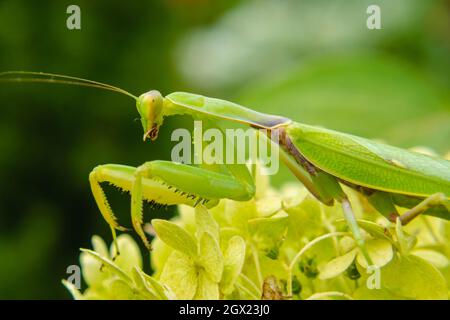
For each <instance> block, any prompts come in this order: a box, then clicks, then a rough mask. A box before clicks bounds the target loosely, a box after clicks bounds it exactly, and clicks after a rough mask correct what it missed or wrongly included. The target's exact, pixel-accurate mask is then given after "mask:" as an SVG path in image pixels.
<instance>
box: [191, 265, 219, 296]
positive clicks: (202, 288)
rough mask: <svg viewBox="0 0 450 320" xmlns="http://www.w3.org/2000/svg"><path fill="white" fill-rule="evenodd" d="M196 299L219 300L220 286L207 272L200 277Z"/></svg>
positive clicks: (200, 274)
mask: <svg viewBox="0 0 450 320" xmlns="http://www.w3.org/2000/svg"><path fill="white" fill-rule="evenodd" d="M194 299H196V300H218V299H219V285H218V283H217V282H214V281H212V280H211V279H210V277H209V276H208V275H207V274H205V272H200V273H199V275H198V287H197V292H196V293H195V297H194Z"/></svg>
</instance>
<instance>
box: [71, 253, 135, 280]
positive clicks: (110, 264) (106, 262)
mask: <svg viewBox="0 0 450 320" xmlns="http://www.w3.org/2000/svg"><path fill="white" fill-rule="evenodd" d="M80 250H81V251H82V252H83V253H86V254H87V255H88V256H90V257H92V258H94V259H95V260H97V261H99V262H100V265H99V266H98V270H99V272H100V267H101V266H102V265H103V266H104V267H105V268H106V269H108V270H109V271H110V272H112V273H113V274H115V275H117V276H118V277H120V278H121V279H123V280H125V281H127V282H131V278H130V277H129V276H128V275H127V273H126V272H125V271H124V270H122V269H121V268H120V267H119V266H118V265H116V264H115V263H114V262H112V261H111V260H109V259H108V258H105V257H102V256H100V255H99V254H98V253H97V252H95V251H92V250H89V249H80ZM83 256H84V255H83V254H82V255H81V257H80V258H82V257H83ZM83 275H84V274H83Z"/></svg>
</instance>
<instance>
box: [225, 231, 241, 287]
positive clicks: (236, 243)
mask: <svg viewBox="0 0 450 320" xmlns="http://www.w3.org/2000/svg"><path fill="white" fill-rule="evenodd" d="M244 261H245V240H244V239H243V238H242V237H240V236H234V237H232V238H231V239H230V240H229V241H228V247H227V249H226V251H225V256H224V268H223V274H222V280H221V281H220V286H221V291H222V292H223V293H224V294H230V293H231V292H232V291H233V288H234V284H235V283H236V280H237V279H238V277H239V274H240V273H241V271H242V267H243V265H244Z"/></svg>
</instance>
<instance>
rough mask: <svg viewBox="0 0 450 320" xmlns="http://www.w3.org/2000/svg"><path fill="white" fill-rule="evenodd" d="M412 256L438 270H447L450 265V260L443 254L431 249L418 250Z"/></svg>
mask: <svg viewBox="0 0 450 320" xmlns="http://www.w3.org/2000/svg"><path fill="white" fill-rule="evenodd" d="M411 253H412V254H414V255H416V256H419V257H421V258H422V259H425V260H427V261H428V262H431V263H432V264H433V265H434V266H435V267H436V268H446V267H448V265H449V259H448V258H447V257H446V256H444V255H443V254H442V253H440V252H437V251H434V250H429V249H416V250H414V251H412V252H411Z"/></svg>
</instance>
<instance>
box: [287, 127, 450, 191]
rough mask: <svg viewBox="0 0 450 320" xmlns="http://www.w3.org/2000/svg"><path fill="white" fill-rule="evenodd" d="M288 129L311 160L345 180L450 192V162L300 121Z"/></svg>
mask: <svg viewBox="0 0 450 320" xmlns="http://www.w3.org/2000/svg"><path fill="white" fill-rule="evenodd" d="M286 131H287V133H288V135H289V137H290V138H291V140H292V142H293V143H294V144H295V146H296V147H297V148H298V149H299V150H300V152H301V154H302V155H303V156H304V157H305V158H306V159H307V160H308V161H310V162H311V163H312V164H313V165H315V166H317V167H318V168H320V169H322V170H323V171H325V172H327V173H329V174H332V175H334V176H336V177H338V178H340V179H342V180H345V181H348V182H351V183H354V184H356V185H359V186H363V187H367V188H370V189H375V190H381V191H387V192H392V193H399V194H405V195H411V196H419V197H427V196H429V195H431V194H434V193H437V192H443V193H444V194H445V195H446V196H447V197H448V196H449V195H450V161H447V160H444V159H439V158H434V157H429V156H425V155H422V154H419V153H416V152H412V151H407V150H404V149H400V148H396V147H392V146H389V145H386V144H382V143H377V142H374V141H371V140H368V139H364V138H360V137H356V136H353V135H350V134H345V133H340V132H337V131H333V130H328V129H323V128H320V127H314V126H309V125H304V124H299V123H292V124H290V125H288V126H287V128H286Z"/></svg>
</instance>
